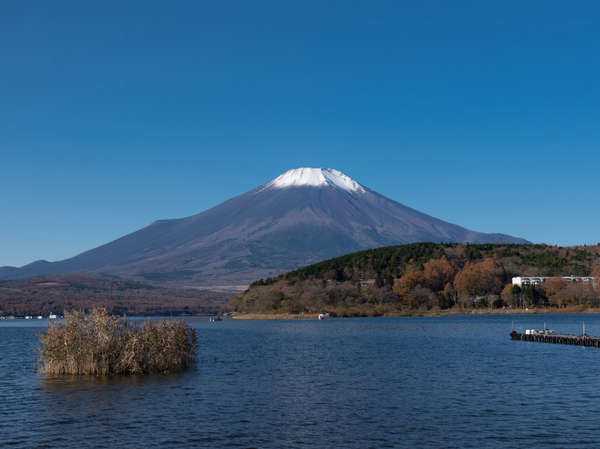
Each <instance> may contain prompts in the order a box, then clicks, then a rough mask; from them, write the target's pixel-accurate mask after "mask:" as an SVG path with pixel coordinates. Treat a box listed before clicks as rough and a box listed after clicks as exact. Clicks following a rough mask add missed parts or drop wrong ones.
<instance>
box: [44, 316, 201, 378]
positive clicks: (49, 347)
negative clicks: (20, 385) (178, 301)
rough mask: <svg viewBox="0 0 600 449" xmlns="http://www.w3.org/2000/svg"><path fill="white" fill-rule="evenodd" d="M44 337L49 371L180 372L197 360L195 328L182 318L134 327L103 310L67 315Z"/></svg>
mask: <svg viewBox="0 0 600 449" xmlns="http://www.w3.org/2000/svg"><path fill="white" fill-rule="evenodd" d="M65 320H66V321H65V322H64V323H52V322H50V323H49V324H48V332H47V333H46V334H42V335H40V339H41V342H42V346H41V348H40V361H41V365H42V370H43V371H44V372H45V373H46V374H51V375H55V374H75V375H86V374H88V375H100V376H106V375H113V374H122V375H123V374H150V373H169V372H175V371H181V370H183V369H185V368H187V367H189V366H190V365H192V364H193V363H194V361H195V358H196V348H197V344H198V338H197V335H196V331H195V330H194V329H192V328H190V327H189V326H187V325H186V324H185V323H184V322H183V321H164V320H161V321H148V322H146V323H145V324H144V325H143V326H136V325H135V324H132V323H131V322H129V321H127V320H124V319H121V318H120V317H118V316H113V315H109V314H108V312H107V311H106V310H105V309H94V310H92V311H91V312H90V313H89V314H85V313H83V312H71V313H65Z"/></svg>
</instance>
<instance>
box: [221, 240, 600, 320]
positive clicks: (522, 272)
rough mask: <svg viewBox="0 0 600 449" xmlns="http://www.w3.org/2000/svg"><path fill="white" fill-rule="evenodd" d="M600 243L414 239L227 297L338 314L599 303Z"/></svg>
mask: <svg viewBox="0 0 600 449" xmlns="http://www.w3.org/2000/svg"><path fill="white" fill-rule="evenodd" d="M599 265H600V246H578V247H557V246H548V245H528V244H479V245H466V244H436V243H415V244H409V245H401V246H390V247H385V248H378V249H373V250H367V251H361V252H357V253H353V254H348V255H345V256H342V257H338V258H335V259H330V260H326V261H324V262H321V263H317V264H314V265H310V266H307V267H304V268H300V269H298V270H294V271H291V272H289V273H286V274H283V275H281V276H279V277H277V278H274V279H263V280H260V281H257V282H255V283H253V284H252V285H251V286H250V288H249V289H248V290H246V291H245V292H244V293H243V294H241V295H239V296H237V297H234V298H232V300H231V301H230V305H231V307H232V309H233V310H235V311H238V312H258V313H309V312H330V313H332V314H334V315H338V316H360V315H386V314H402V313H410V312H413V311H424V310H432V309H439V310H442V309H450V308H456V309H473V308H509V309H518V308H521V307H540V306H544V307H556V308H560V307H566V306H569V305H586V306H593V307H596V306H599V305H600V289H599V288H598V286H597V285H595V284H593V283H582V282H567V281H564V280H562V279H559V278H558V277H560V276H567V275H577V276H584V275H590V274H592V275H597V274H598V273H599V269H598V266H599ZM513 276H551V277H553V278H552V279H549V280H548V281H546V282H545V283H544V284H543V285H542V286H539V287H524V288H523V289H521V288H519V287H513V286H512V284H511V280H512V277H513Z"/></svg>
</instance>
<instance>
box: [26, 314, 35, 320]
mask: <svg viewBox="0 0 600 449" xmlns="http://www.w3.org/2000/svg"><path fill="white" fill-rule="evenodd" d="M32 318H33V317H32V316H31V315H27V316H25V319H26V320H30V319H32Z"/></svg>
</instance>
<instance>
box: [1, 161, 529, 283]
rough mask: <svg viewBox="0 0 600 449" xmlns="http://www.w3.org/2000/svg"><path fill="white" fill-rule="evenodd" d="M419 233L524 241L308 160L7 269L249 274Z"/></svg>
mask: <svg viewBox="0 0 600 449" xmlns="http://www.w3.org/2000/svg"><path fill="white" fill-rule="evenodd" d="M418 241H433V242H470V243H490V242H507V243H523V242H525V240H523V239H519V238H515V237H511V236H508V235H504V234H484V233H478V232H475V231H471V230H468V229H465V228H462V227H460V226H457V225H454V224H451V223H447V222H445V221H442V220H439V219H437V218H434V217H431V216H429V215H426V214H423V213H421V212H418V211H416V210H414V209H411V208H409V207H406V206H403V205H402V204H400V203H397V202H395V201H393V200H390V199H388V198H386V197H384V196H382V195H379V194H378V193H376V192H374V191H372V190H370V189H368V188H367V187H365V186H362V185H361V184H359V183H358V182H356V181H355V180H353V179H351V178H350V177H348V176H346V175H344V174H343V173H341V172H339V171H337V170H333V169H314V168H300V169H295V170H290V171H288V172H286V173H284V174H282V175H281V176H279V177H278V178H276V179H274V180H273V181H271V182H269V183H267V184H264V185H262V186H260V187H258V188H256V189H253V190H251V191H250V192H247V193H245V194H243V195H240V196H237V197H235V198H232V199H230V200H228V201H225V202H224V203H222V204H220V205H218V206H216V207H214V208H212V209H209V210H207V211H205V212H202V213H199V214H197V215H193V216H190V217H186V218H181V219H172V220H161V221H157V222H155V223H152V224H151V225H150V226H147V227H146V228H143V229H141V230H139V231H137V232H134V233H132V234H129V235H126V236H124V237H122V238H120V239H118V240H115V241H113V242H110V243H108V244H106V245H103V246H100V247H98V248H95V249H92V250H90V251H87V252H84V253H82V254H79V255H78V256H75V257H73V258H70V259H66V260H63V261H60V262H54V263H49V262H45V261H38V262H35V263H33V264H30V265H27V266H24V267H22V268H20V269H18V270H16V271H15V270H4V273H5V274H4V276H5V277H4V278H5V279H17V278H25V277H30V276H35V275H40V274H54V273H68V272H96V273H110V274H117V275H120V276H129V277H135V278H140V279H146V280H151V281H156V282H167V283H168V282H177V283H181V282H184V283H186V284H197V285H225V284H246V283H248V282H250V281H252V280H254V279H257V278H260V277H266V276H273V275H274V274H277V273H280V272H283V271H286V270H290V269H293V268H296V267H298V266H302V265H306V264H309V263H313V262H317V261H319V260H323V259H327V258H330V257H335V256H338V255H341V254H345V253H349V252H352V251H357V250H360V249H366V248H373V247H379V246H386V245H393V244H402V243H410V242H418ZM0 276H2V274H0Z"/></svg>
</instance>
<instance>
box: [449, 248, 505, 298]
mask: <svg viewBox="0 0 600 449" xmlns="http://www.w3.org/2000/svg"><path fill="white" fill-rule="evenodd" d="M501 277H502V269H501V268H500V267H499V266H498V264H497V263H496V261H495V260H494V259H491V258H488V259H484V260H483V261H482V262H479V263H471V262H467V263H466V264H465V266H464V268H463V269H462V270H461V271H460V272H458V274H457V275H456V277H455V278H454V287H455V288H456V292H457V293H458V295H459V296H461V297H469V296H476V295H488V294H490V293H496V294H497V293H499V292H500V289H501V288H502V280H501Z"/></svg>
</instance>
